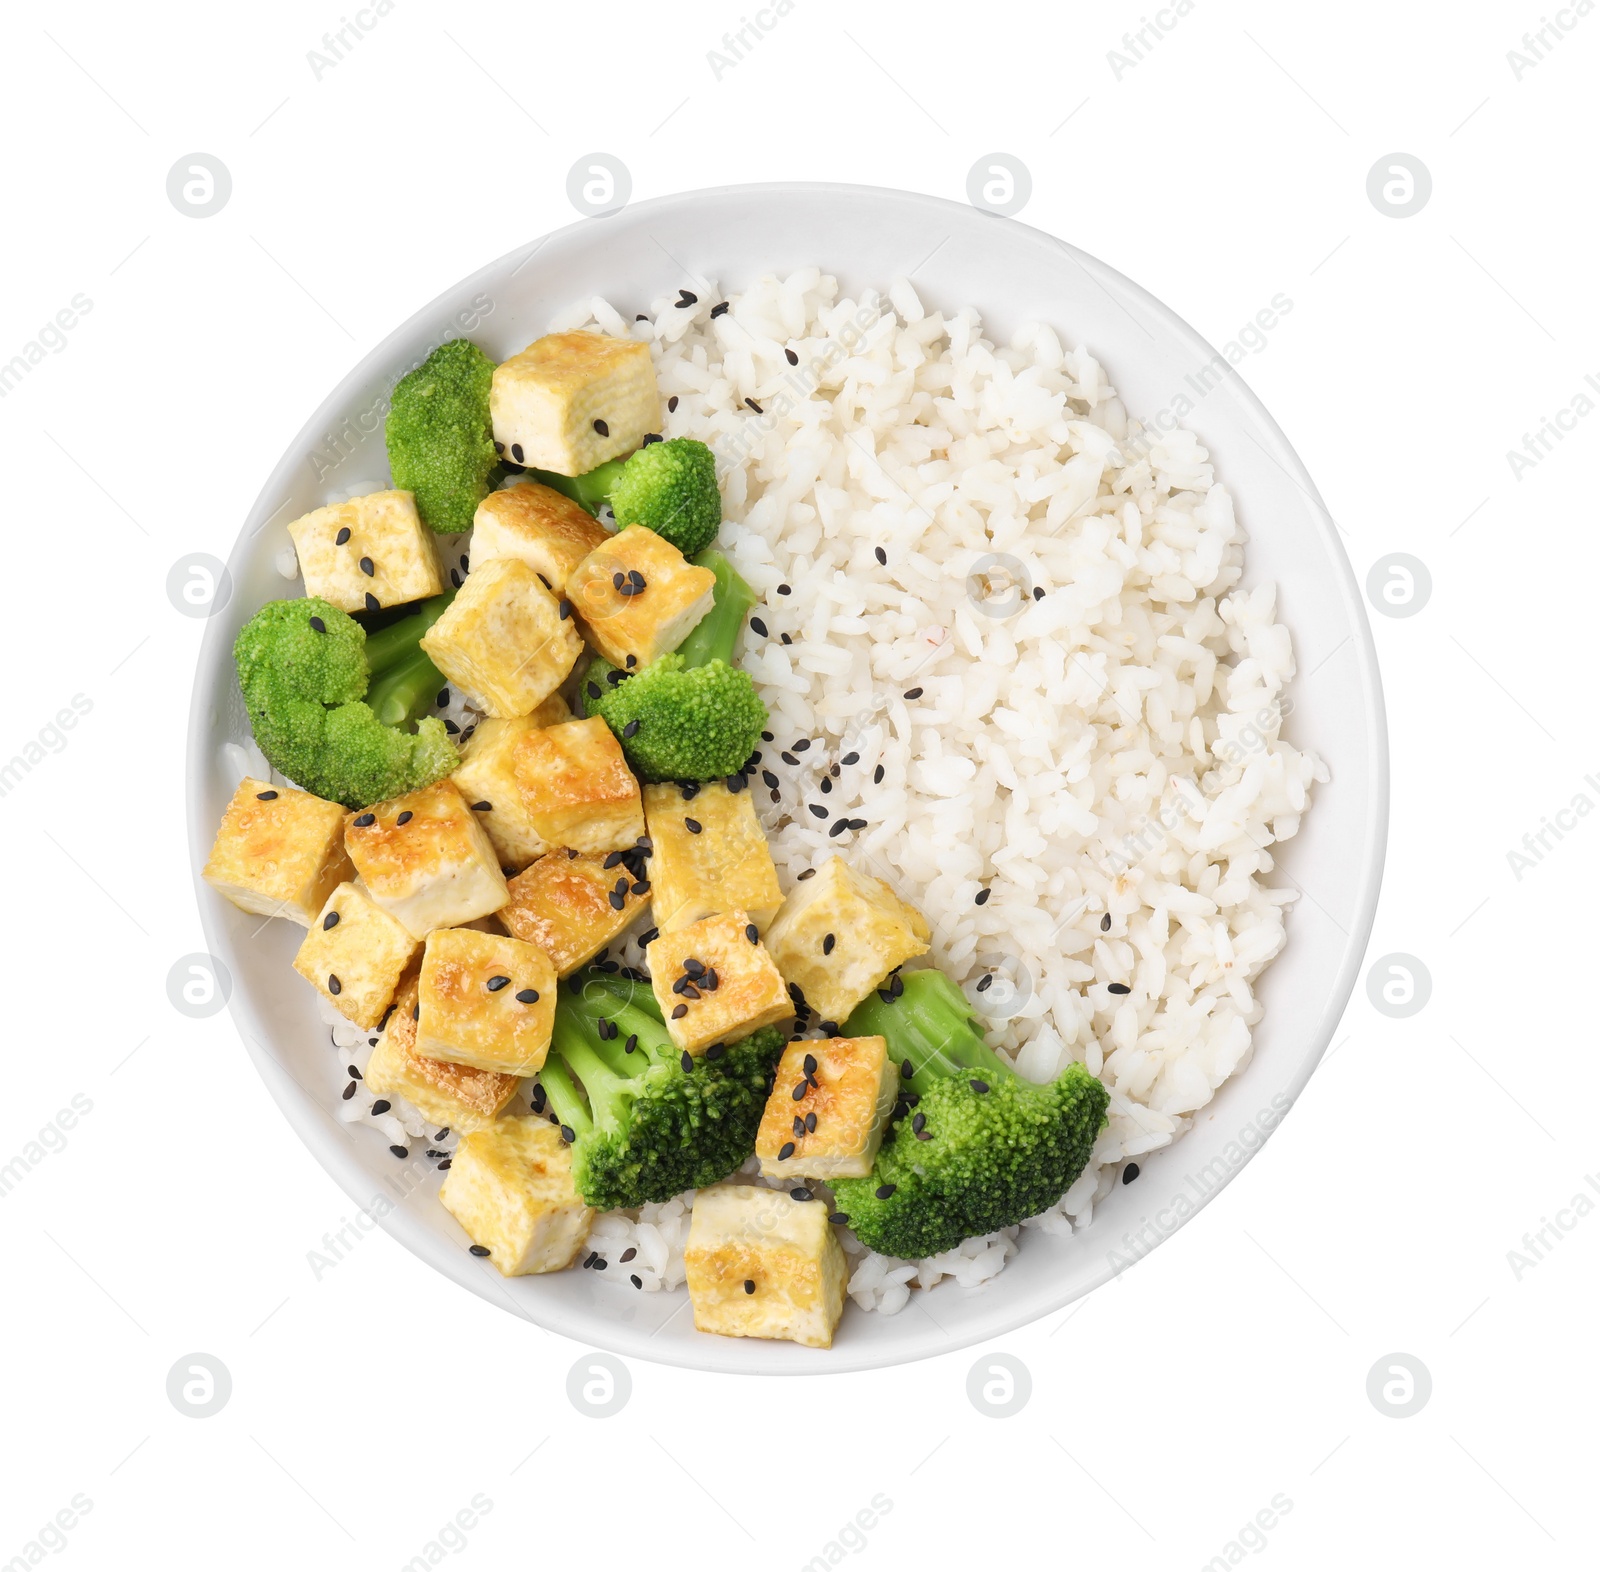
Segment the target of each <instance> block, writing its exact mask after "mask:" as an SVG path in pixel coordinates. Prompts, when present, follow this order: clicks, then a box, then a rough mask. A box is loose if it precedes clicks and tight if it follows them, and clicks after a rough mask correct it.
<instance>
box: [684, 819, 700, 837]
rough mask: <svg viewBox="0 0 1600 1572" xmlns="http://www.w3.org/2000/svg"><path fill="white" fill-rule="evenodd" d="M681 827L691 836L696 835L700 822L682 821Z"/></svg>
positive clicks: (696, 820) (693, 820) (695, 820)
mask: <svg viewBox="0 0 1600 1572" xmlns="http://www.w3.org/2000/svg"><path fill="white" fill-rule="evenodd" d="M683 827H684V829H686V830H687V831H688V832H689V833H690V834H691V835H698V834H699V833H700V829H701V825H700V821H699V820H698V819H685V820H684V821H683Z"/></svg>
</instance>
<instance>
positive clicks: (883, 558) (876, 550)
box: [872, 546, 889, 567]
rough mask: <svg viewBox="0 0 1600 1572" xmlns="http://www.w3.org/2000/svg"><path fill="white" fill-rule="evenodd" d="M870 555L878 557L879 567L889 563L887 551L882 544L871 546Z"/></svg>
mask: <svg viewBox="0 0 1600 1572" xmlns="http://www.w3.org/2000/svg"><path fill="white" fill-rule="evenodd" d="M872 555H873V556H875V557H876V558H877V559H878V566H879V567H887V566H888V565H889V553H888V552H886V551H885V550H884V549H883V547H882V546H874V547H873V548H872Z"/></svg>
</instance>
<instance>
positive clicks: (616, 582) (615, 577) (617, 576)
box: [611, 573, 628, 589]
mask: <svg viewBox="0 0 1600 1572" xmlns="http://www.w3.org/2000/svg"><path fill="white" fill-rule="evenodd" d="M627 582H628V581H627V580H626V579H625V578H623V576H622V574H621V573H613V574H612V575H611V587H612V589H621V588H622V586H623V585H624V584H626V583H627Z"/></svg>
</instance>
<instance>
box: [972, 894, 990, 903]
mask: <svg viewBox="0 0 1600 1572" xmlns="http://www.w3.org/2000/svg"><path fill="white" fill-rule="evenodd" d="M988 901H989V892H988V891H987V890H979V891H978V893H977V894H976V895H974V896H973V897H972V904H973V905H974V906H985V905H987V904H988Z"/></svg>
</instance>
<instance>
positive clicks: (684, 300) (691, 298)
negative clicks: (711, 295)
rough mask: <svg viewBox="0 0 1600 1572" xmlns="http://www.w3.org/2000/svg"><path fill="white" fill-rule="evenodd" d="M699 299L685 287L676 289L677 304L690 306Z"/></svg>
mask: <svg viewBox="0 0 1600 1572" xmlns="http://www.w3.org/2000/svg"><path fill="white" fill-rule="evenodd" d="M699 299H700V297H699V296H698V295H691V294H690V293H689V291H688V290H687V289H680V290H679V291H678V304H679V306H692V305H694V304H695V302H696V301H698V300H699Z"/></svg>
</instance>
